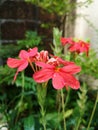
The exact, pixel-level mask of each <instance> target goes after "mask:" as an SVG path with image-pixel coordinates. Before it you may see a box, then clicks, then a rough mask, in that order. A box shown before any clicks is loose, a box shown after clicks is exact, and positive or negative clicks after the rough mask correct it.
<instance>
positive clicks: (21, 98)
mask: <svg viewBox="0 0 98 130" xmlns="http://www.w3.org/2000/svg"><path fill="white" fill-rule="evenodd" d="M21 77H22V92H21V97H20V101H19V102H18V105H17V106H16V109H18V112H17V116H16V120H15V123H16V122H17V120H18V117H19V114H20V109H21V107H22V102H23V97H24V84H25V79H24V71H23V72H22V73H21Z"/></svg>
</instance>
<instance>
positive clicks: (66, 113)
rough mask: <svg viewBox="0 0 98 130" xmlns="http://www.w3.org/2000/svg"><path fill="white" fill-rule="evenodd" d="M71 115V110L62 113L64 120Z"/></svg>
mask: <svg viewBox="0 0 98 130" xmlns="http://www.w3.org/2000/svg"><path fill="white" fill-rule="evenodd" d="M72 113H73V109H69V110H67V111H66V112H65V113H64V118H68V117H69V116H70V115H71V114H72Z"/></svg>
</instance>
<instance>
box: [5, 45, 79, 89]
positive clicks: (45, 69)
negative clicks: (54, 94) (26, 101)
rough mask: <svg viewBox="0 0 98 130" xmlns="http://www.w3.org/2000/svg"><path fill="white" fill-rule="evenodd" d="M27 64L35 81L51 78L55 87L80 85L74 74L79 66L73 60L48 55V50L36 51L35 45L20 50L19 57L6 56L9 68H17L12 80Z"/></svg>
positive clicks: (77, 86) (75, 87) (44, 80)
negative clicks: (26, 49)
mask: <svg viewBox="0 0 98 130" xmlns="http://www.w3.org/2000/svg"><path fill="white" fill-rule="evenodd" d="M29 64H30V66H31V67H32V69H33V76H32V77H33V79H34V80H35V81H36V82H37V83H43V82H48V81H49V80H50V79H52V85H53V87H54V88H55V89H62V88H63V87H66V88H67V87H71V88H72V89H78V88H79V87H80V84H79V81H78V80H77V79H76V78H75V76H74V75H75V74H76V73H78V72H80V70H81V67H79V66H77V65H76V64H75V63H74V62H70V61H66V60H63V59H61V58H60V57H57V56H52V55H49V53H48V51H45V50H42V51H41V52H38V48H37V47H35V48H32V49H29V50H28V51H25V50H21V51H20V53H19V59H15V58H8V60H7V65H8V66H9V67H10V68H17V71H16V74H15V76H14V81H15V80H16V77H17V75H18V73H19V72H21V71H23V70H24V69H26V68H27V66H28V65H29Z"/></svg>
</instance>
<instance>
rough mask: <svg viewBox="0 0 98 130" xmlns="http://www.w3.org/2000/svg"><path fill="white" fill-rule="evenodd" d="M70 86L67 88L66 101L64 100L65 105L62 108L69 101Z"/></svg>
mask: <svg viewBox="0 0 98 130" xmlns="http://www.w3.org/2000/svg"><path fill="white" fill-rule="evenodd" d="M70 90H71V89H70V88H69V89H68V91H67V92H68V93H67V96H66V101H65V106H64V108H66V106H67V103H68V101H69V97H70Z"/></svg>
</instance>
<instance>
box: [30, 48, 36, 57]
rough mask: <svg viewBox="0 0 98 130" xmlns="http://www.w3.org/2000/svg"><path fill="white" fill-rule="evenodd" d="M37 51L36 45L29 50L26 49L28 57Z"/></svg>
mask: <svg viewBox="0 0 98 130" xmlns="http://www.w3.org/2000/svg"><path fill="white" fill-rule="evenodd" d="M37 51H38V48H37V47H34V48H32V49H30V50H29V51H28V53H29V57H31V56H35V55H36V54H37Z"/></svg>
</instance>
